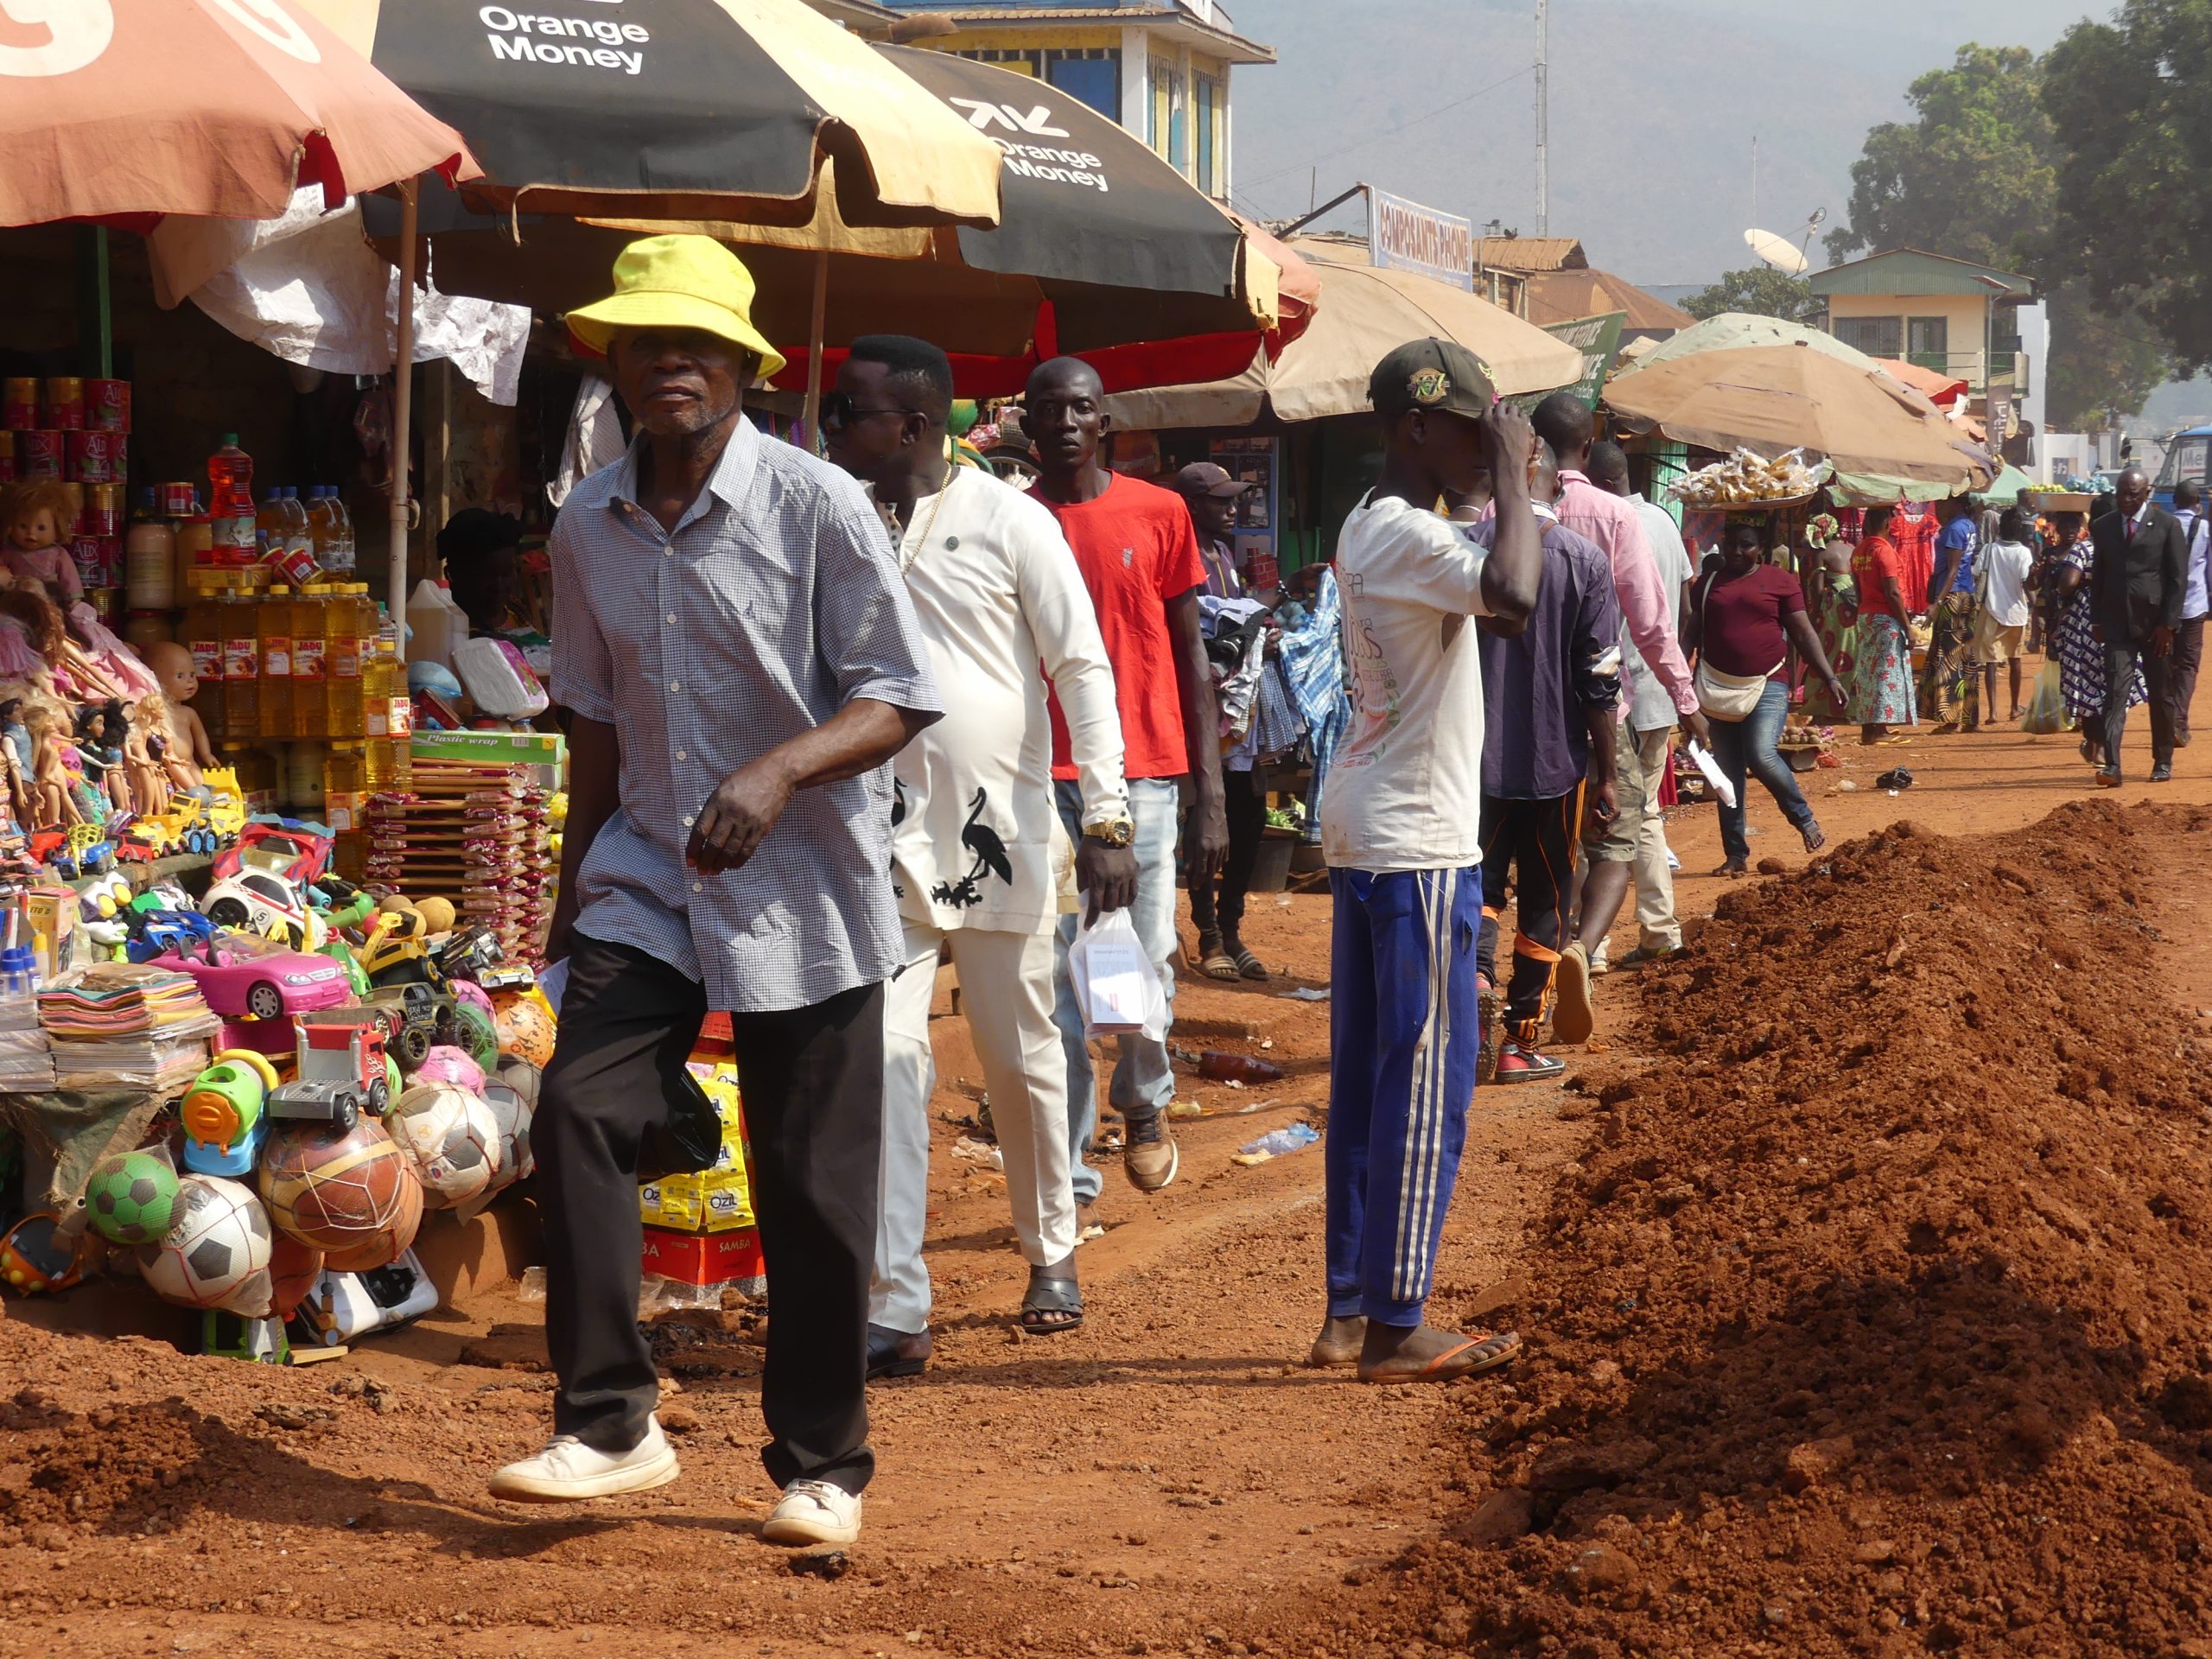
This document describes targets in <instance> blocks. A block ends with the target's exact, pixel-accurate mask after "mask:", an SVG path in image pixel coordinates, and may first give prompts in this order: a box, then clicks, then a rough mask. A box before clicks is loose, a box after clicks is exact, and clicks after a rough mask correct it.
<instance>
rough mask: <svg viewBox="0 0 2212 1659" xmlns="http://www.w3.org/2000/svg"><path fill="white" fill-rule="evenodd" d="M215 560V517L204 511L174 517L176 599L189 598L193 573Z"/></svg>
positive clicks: (184, 601) (186, 600) (187, 600)
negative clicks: (184, 516)
mask: <svg viewBox="0 0 2212 1659" xmlns="http://www.w3.org/2000/svg"><path fill="white" fill-rule="evenodd" d="M214 562H215V521H214V520H213V518H209V517H208V516H207V514H206V513H204V512H196V513H194V514H193V516H192V517H191V518H180V519H178V520H177V521H176V601H175V602H176V603H178V604H180V605H188V604H190V603H191V602H192V583H193V580H194V577H193V573H194V571H196V570H205V569H207V567H208V566H209V565H211V564H213V563H214Z"/></svg>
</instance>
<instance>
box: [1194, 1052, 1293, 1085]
mask: <svg viewBox="0 0 2212 1659" xmlns="http://www.w3.org/2000/svg"><path fill="white" fill-rule="evenodd" d="M1198 1075H1199V1076H1200V1077H1210V1078H1211V1079H1212V1080H1213V1081H1214V1082H1216V1083H1278V1082H1280V1081H1281V1078H1282V1068H1281V1066H1279V1065H1276V1064H1275V1063H1274V1061H1272V1060H1263V1059H1261V1058H1259V1057H1258V1056H1256V1055H1252V1054H1229V1053H1224V1052H1223V1051H1222V1050H1220V1049H1217V1048H1210V1049H1208V1050H1206V1052H1205V1053H1203V1054H1201V1055H1199V1056H1198Z"/></svg>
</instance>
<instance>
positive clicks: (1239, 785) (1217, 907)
mask: <svg viewBox="0 0 2212 1659" xmlns="http://www.w3.org/2000/svg"><path fill="white" fill-rule="evenodd" d="M1221 795H1222V802H1221V804H1222V815H1223V816H1224V817H1226V818H1227V819H1228V821H1229V856H1228V858H1226V859H1225V860H1224V861H1223V862H1222V867H1221V874H1220V876H1219V878H1218V881H1219V887H1218V892H1217V889H1216V884H1215V883H1214V882H1211V881H1198V882H1194V883H1193V884H1192V887H1191V920H1192V923H1193V924H1194V925H1196V926H1197V928H1198V931H1199V932H1200V933H1216V932H1219V933H1230V934H1233V933H1235V932H1236V930H1237V929H1238V928H1240V927H1242V926H1243V924H1244V896H1245V894H1247V893H1249V892H1251V890H1252V872H1253V870H1254V869H1255V868H1257V867H1258V865H1259V862H1260V837H1261V836H1262V834H1264V833H1265V832H1266V829H1267V827H1268V785H1267V774H1266V773H1264V772H1262V771H1261V770H1260V769H1259V768H1258V767H1257V766H1255V767H1253V768H1252V770H1251V771H1249V772H1231V771H1230V770H1229V769H1228V768H1227V767H1225V766H1224V768H1222V773H1221Z"/></svg>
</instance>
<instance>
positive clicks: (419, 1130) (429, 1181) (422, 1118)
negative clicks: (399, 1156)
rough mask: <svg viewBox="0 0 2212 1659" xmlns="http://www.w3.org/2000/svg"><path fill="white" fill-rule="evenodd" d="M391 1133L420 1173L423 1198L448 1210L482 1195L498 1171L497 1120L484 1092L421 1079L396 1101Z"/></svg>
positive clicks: (391, 1119)
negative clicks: (479, 1092) (476, 1093)
mask: <svg viewBox="0 0 2212 1659" xmlns="http://www.w3.org/2000/svg"><path fill="white" fill-rule="evenodd" d="M388 1121H389V1122H390V1123H391V1137H392V1139H393V1140H395V1141H397V1142H398V1143H399V1146H400V1149H401V1150H402V1151H404V1153H405V1154H407V1158H408V1161H409V1162H410V1164H412V1165H413V1166H414V1168H415V1173H416V1175H418V1176H420V1177H421V1178H422V1182H423V1202H424V1203H425V1204H427V1205H429V1206H430V1207H431V1208H432V1209H434V1210H449V1209H451V1208H452V1207H453V1206H454V1205H457V1204H466V1203H467V1202H468V1201H469V1200H470V1199H471V1198H477V1197H479V1196H480V1195H481V1194H482V1193H483V1192H484V1191H485V1189H486V1188H487V1187H489V1186H490V1185H492V1178H493V1176H495V1175H497V1174H498V1173H499V1152H500V1146H499V1122H498V1121H497V1120H496V1119H495V1118H494V1117H493V1115H492V1109H491V1108H490V1107H489V1106H487V1105H486V1104H485V1103H484V1101H483V1098H482V1097H481V1096H478V1095H474V1094H471V1093H469V1092H468V1091H467V1090H465V1089H457V1088H455V1087H454V1086H453V1085H452V1084H443V1083H434V1084H416V1086H415V1087H414V1088H412V1089H410V1090H408V1091H407V1092H406V1093H405V1094H404V1095H402V1096H400V1097H399V1098H398V1099H397V1101H394V1102H393V1103H392V1108H391V1117H390V1119H389V1120H388Z"/></svg>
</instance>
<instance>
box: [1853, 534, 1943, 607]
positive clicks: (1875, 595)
mask: <svg viewBox="0 0 2212 1659" xmlns="http://www.w3.org/2000/svg"><path fill="white" fill-rule="evenodd" d="M1885 576H1886V577H1887V578H1889V579H1890V580H1891V581H1892V582H1896V583H1897V593H1898V594H1899V595H1900V596H1903V595H1904V594H1910V592H1911V591H1912V588H1911V587H1910V585H1909V584H1908V583H1907V582H1906V581H1905V577H1904V559H1903V556H1901V555H1900V554H1899V553H1898V552H1897V549H1896V548H1895V547H1893V546H1891V543H1890V542H1889V540H1888V538H1887V537H1882V536H1869V537H1867V538H1866V540H1865V541H1863V542H1861V543H1859V546H1858V549H1857V550H1856V551H1854V552H1853V554H1852V556H1851V580H1852V582H1853V583H1854V584H1855V585H1856V586H1857V588H1858V589H1859V614H1861V615H1862V616H1866V615H1878V616H1892V617H1897V621H1898V622H1899V623H1900V624H1902V623H1903V622H1904V618H1903V617H1901V616H1897V607H1895V606H1893V605H1891V603H1890V599H1889V595H1888V594H1886V593H1885V592H1883V590H1882V581H1883V578H1884V577H1885ZM1921 591H1922V592H1923V593H1924V592H1926V591H1927V590H1926V588H1923V589H1922V590H1921ZM1907 602H1908V603H1910V601H1907Z"/></svg>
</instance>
